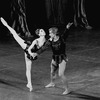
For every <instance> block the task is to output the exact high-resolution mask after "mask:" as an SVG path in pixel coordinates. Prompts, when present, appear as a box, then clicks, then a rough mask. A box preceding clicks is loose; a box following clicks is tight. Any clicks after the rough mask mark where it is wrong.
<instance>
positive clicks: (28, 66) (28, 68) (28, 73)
mask: <svg viewBox="0 0 100 100" xmlns="http://www.w3.org/2000/svg"><path fill="white" fill-rule="evenodd" d="M25 62H26V78H27V85H26V86H27V87H28V88H29V89H30V92H31V91H32V90H33V88H32V82H31V66H32V61H31V60H30V59H28V58H27V54H26V53H25Z"/></svg>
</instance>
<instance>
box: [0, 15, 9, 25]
mask: <svg viewBox="0 0 100 100" xmlns="http://www.w3.org/2000/svg"><path fill="white" fill-rule="evenodd" d="M0 20H1V22H2V24H3V25H5V26H7V22H6V21H5V20H4V18H2V17H1V18H0Z"/></svg>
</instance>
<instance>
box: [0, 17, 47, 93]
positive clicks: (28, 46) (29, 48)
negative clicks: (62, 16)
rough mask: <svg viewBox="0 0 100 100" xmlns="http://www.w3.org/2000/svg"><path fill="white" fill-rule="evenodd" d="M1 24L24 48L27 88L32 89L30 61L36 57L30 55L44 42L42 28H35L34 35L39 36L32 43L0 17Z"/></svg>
mask: <svg viewBox="0 0 100 100" xmlns="http://www.w3.org/2000/svg"><path fill="white" fill-rule="evenodd" d="M0 20H1V22H2V24H3V25H4V26H5V27H7V28H8V30H9V31H10V33H11V34H12V35H13V37H14V39H15V40H16V42H17V43H18V44H19V45H20V46H21V48H22V49H23V50H24V54H25V63H26V78H27V85H26V86H27V87H28V88H29V90H30V92H31V91H32V90H33V87H32V82H31V67H32V61H33V60H36V59H37V57H32V55H33V52H36V51H37V50H39V49H40V48H41V47H42V46H43V45H44V43H45V41H46V38H45V35H46V33H45V31H44V30H43V29H37V30H36V31H35V33H36V35H38V36H39V38H36V39H35V40H33V42H32V43H28V42H27V41H25V40H23V39H22V38H21V37H20V36H19V35H18V34H17V32H16V31H15V30H14V29H13V28H12V27H10V26H9V25H8V23H7V22H6V21H5V20H4V18H2V17H1V18H0Z"/></svg>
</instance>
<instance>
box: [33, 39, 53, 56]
mask: <svg viewBox="0 0 100 100" xmlns="http://www.w3.org/2000/svg"><path fill="white" fill-rule="evenodd" d="M50 45H51V41H50V40H47V41H46V43H45V44H44V45H43V46H42V47H41V48H40V49H39V50H38V51H37V52H35V53H33V55H32V57H33V58H34V57H36V56H38V55H40V54H41V53H43V52H44V51H45V50H46V49H47V48H48V47H49V46H50Z"/></svg>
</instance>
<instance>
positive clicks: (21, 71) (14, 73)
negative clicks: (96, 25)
mask: <svg viewBox="0 0 100 100" xmlns="http://www.w3.org/2000/svg"><path fill="white" fill-rule="evenodd" d="M99 34H100V31H93V30H91V31H88V30H87V31H78V32H72V33H71V35H69V37H68V39H67V42H66V45H67V50H66V51H67V55H68V58H69V61H68V64H67V68H66V72H65V75H66V77H67V81H68V87H69V91H70V93H69V94H68V95H65V96H63V95H62V92H63V91H64V89H63V86H62V83H61V81H60V80H59V78H57V80H56V81H55V83H56V84H57V85H56V87H54V88H45V87H44V86H45V85H47V84H48V83H49V81H50V62H51V56H52V52H51V50H47V51H45V52H44V53H43V54H41V55H40V56H39V57H38V59H37V60H35V61H34V62H33V65H32V84H33V91H32V92H29V90H28V88H27V87H26V76H25V61H24V52H23V50H22V49H21V48H20V46H19V45H18V44H17V43H16V42H15V41H14V42H13V41H12V42H8V43H1V44H0V100H100V36H99Z"/></svg>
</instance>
